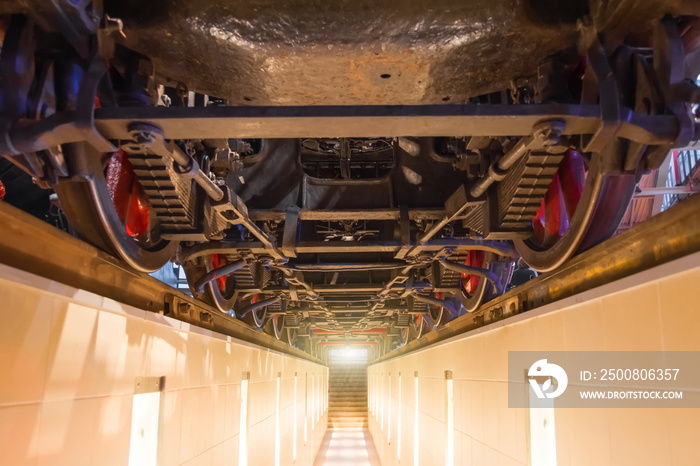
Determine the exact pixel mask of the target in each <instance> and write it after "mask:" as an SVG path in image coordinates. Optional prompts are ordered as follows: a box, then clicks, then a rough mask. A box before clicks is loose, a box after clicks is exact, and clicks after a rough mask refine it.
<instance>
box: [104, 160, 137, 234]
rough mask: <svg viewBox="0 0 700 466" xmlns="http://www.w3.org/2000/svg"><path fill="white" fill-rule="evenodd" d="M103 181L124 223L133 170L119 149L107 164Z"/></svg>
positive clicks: (132, 180) (132, 181)
mask: <svg viewBox="0 0 700 466" xmlns="http://www.w3.org/2000/svg"><path fill="white" fill-rule="evenodd" d="M105 180H106V181H107V190H108V191H109V195H110V197H111V198H112V203H113V204H114V208H115V209H116V210H117V215H119V218H120V219H121V220H122V221H124V219H126V214H127V211H128V210H129V197H130V196H131V186H132V184H133V183H134V169H133V167H132V166H131V163H129V159H128V158H127V155H126V152H124V151H123V150H121V149H120V150H118V151H116V152H115V153H114V154H112V157H110V159H109V162H108V163H107V173H106V174H105Z"/></svg>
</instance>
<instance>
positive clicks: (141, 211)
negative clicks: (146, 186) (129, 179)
mask: <svg viewBox="0 0 700 466" xmlns="http://www.w3.org/2000/svg"><path fill="white" fill-rule="evenodd" d="M150 216H151V203H150V201H149V200H148V196H146V193H145V192H144V191H143V188H142V187H141V184H140V183H139V182H138V181H135V182H134V183H133V185H132V189H131V202H130V204H129V211H128V212H127V214H126V232H127V234H128V235H129V236H141V235H144V234H146V233H147V232H148V224H149V221H150Z"/></svg>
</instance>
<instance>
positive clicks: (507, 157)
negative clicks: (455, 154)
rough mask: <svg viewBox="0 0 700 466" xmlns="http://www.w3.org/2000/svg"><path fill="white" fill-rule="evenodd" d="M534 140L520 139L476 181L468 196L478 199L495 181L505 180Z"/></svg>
mask: <svg viewBox="0 0 700 466" xmlns="http://www.w3.org/2000/svg"><path fill="white" fill-rule="evenodd" d="M534 140H535V138H534V137H533V136H532V135H530V136H525V137H524V138H520V140H519V141H518V142H517V143H515V145H514V146H513V147H512V148H511V149H510V150H509V151H508V152H506V153H505V154H504V155H503V157H501V158H500V159H498V161H497V162H495V163H493V164H491V166H490V167H489V172H488V174H487V175H486V176H484V177H483V178H481V179H480V180H479V181H477V182H476V183H475V184H474V186H472V188H471V189H470V190H469V194H470V195H471V196H473V197H479V196H481V195H482V194H484V192H486V190H487V189H488V188H489V186H491V185H492V184H493V183H494V182H495V181H500V180H502V179H503V178H505V177H506V172H507V171H508V169H509V168H510V167H512V166H513V165H514V164H515V162H517V161H518V160H519V159H520V157H522V156H523V155H525V154H526V153H527V151H528V149H529V147H530V146H531V145H532V143H533V141H534Z"/></svg>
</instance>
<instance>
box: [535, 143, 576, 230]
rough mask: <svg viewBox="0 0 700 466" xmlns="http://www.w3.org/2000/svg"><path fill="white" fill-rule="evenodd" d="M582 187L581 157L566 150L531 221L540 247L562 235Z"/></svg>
mask: <svg viewBox="0 0 700 466" xmlns="http://www.w3.org/2000/svg"><path fill="white" fill-rule="evenodd" d="M585 184H586V165H585V163H584V161H583V157H581V155H580V154H579V153H578V152H576V151H573V150H568V151H567V152H566V155H565V156H564V159H563V160H562V161H561V163H560V164H559V169H558V170H557V173H555V174H554V177H553V178H552V181H551V182H550V183H549V187H548V189H547V194H545V197H544V199H543V200H542V203H541V204H540V208H539V209H538V210H537V212H536V213H535V218H534V219H533V222H532V226H533V228H534V231H535V236H537V237H538V238H540V240H541V242H542V243H543V244H547V243H550V242H552V240H553V239H555V238H559V237H561V236H564V233H566V230H567V229H568V228H569V221H570V219H571V217H572V216H573V214H574V212H576V207H577V206H578V203H579V200H580V199H581V194H582V193H583V187H584V186H585Z"/></svg>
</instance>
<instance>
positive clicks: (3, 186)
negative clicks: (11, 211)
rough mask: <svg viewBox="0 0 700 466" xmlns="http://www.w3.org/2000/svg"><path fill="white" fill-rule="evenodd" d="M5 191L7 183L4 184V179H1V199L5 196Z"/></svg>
mask: <svg viewBox="0 0 700 466" xmlns="http://www.w3.org/2000/svg"><path fill="white" fill-rule="evenodd" d="M5 192H6V191H5V185H4V184H2V181H0V201H2V200H3V199H4V198H5Z"/></svg>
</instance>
